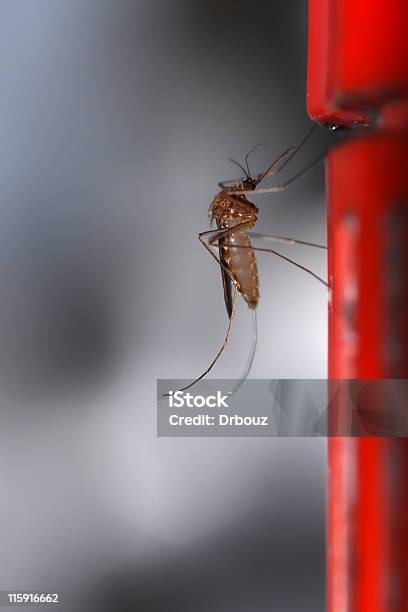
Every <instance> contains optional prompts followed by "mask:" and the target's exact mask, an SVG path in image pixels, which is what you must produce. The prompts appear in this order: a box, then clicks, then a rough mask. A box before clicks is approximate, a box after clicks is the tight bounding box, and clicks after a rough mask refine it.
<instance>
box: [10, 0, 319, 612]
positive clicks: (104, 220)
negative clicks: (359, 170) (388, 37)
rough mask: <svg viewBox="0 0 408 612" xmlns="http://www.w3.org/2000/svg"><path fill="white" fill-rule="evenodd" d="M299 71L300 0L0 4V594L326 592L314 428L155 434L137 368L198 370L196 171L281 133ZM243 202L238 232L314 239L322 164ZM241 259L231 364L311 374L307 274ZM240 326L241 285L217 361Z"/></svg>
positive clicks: (201, 269)
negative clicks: (256, 277)
mask: <svg viewBox="0 0 408 612" xmlns="http://www.w3.org/2000/svg"><path fill="white" fill-rule="evenodd" d="M305 78H306V0H285V1H283V0H280V1H278V0H276V1H273V0H269V1H266V0H265V1H264V0H255V1H252V2H248V1H245V2H244V1H241V0H235V2H232V1H224V2H220V1H219V0H195V1H191V0H172V1H171V2H166V1H165V0H115V1H114V2H113V1H112V0H109V1H107V0H87V2H82V1H79V0H69V1H68V0H57V1H56V0H36V2H26V1H24V0H0V128H1V139H0V191H1V194H0V196H1V197H0V399H1V430H0V448H1V451H0V478H1V486H2V491H3V494H2V501H1V505H0V519H1V520H0V525H1V547H0V583H1V584H0V590H1V589H4V590H11V589H16V590H22V589H26V590H27V589H39V590H44V589H46V590H50V591H52V592H55V591H59V592H60V593H61V596H62V597H63V598H65V603H64V609H65V610H71V609H72V610H81V609H84V610H85V609H86V610H93V609H95V610H98V611H101V612H102V611H104V610H141V611H147V610H149V611H150V610H152V611H160V612H161V611H166V612H173V611H174V612H179V611H184V610H185V611H187V612H189V611H191V612H204V611H209V610H211V611H212V612H221V611H222V612H230V611H231V612H232V611H234V612H240V611H241V610H242V611H247V610H251V611H253V612H261V611H262V612H263V611H266V610H275V609H276V610H280V611H285V610H288V611H289V610H290V611H293V610H302V612H303V611H308V610H313V612H317V610H323V609H324V590H325V585H324V483H325V446H324V441H323V440H316V439H308V440H306V439H305V440H302V439H260V438H255V439H239V438H236V439H158V438H157V437H156V433H155V429H156V417H155V410H156V402H155V398H156V378H158V377H161V378H194V377H195V376H198V375H199V374H200V373H201V372H202V371H203V370H204V369H205V368H206V367H207V365H208V363H209V362H210V361H211V359H212V358H213V356H214V354H215V352H216V351H217V350H218V347H219V345H220V343H221V342H222V338H223V335H224V333H225V328H226V324H227V318H226V312H225V307H224V303H223V293H222V286H221V280H220V273H219V270H218V269H217V266H216V264H215V262H214V261H213V260H212V258H211V257H210V256H209V254H208V253H207V252H206V251H205V249H204V248H203V247H202V246H201V245H200V244H199V242H198V240H197V233H198V232H199V231H203V230H205V229H207V228H208V218H207V209H208V206H209V203H210V200H211V198H212V197H213V195H214V194H215V192H216V191H217V186H216V185H217V181H218V180H221V179H227V178H232V177H234V176H236V168H235V167H234V166H232V165H231V164H230V163H229V162H228V157H230V156H232V157H235V158H238V159H240V160H242V158H243V156H244V154H245V152H246V151H247V150H248V149H249V148H250V147H251V146H252V145H254V144H255V143H257V142H260V141H267V142H269V143H271V146H270V147H269V148H263V149H260V150H259V151H258V152H257V153H256V154H254V155H253V157H251V166H252V168H253V169H254V172H255V171H260V170H262V169H263V168H265V166H266V165H267V164H268V163H270V161H271V159H272V158H273V156H275V155H277V154H279V153H280V152H281V151H282V150H283V149H285V148H287V147H288V146H289V145H291V144H294V143H296V142H298V141H299V140H300V139H301V137H302V136H303V135H304V133H305V132H306V130H307V129H308V128H309V127H310V121H309V119H308V118H307V116H306V113H305ZM323 139H324V136H322V135H320V134H315V135H314V136H313V139H312V141H311V142H309V143H308V145H307V147H306V148H305V150H304V151H303V152H302V154H301V155H299V158H297V159H296V160H294V161H293V165H292V166H291V167H290V168H288V169H287V170H286V171H285V177H286V178H287V177H289V176H291V174H292V172H293V173H294V172H295V171H296V170H298V169H299V168H301V167H302V166H304V165H306V163H307V162H308V161H310V160H311V159H312V157H313V156H315V155H317V154H318V153H319V152H320V151H321V150H322V147H323ZM254 201H255V198H254ZM256 204H257V205H258V207H259V209H260V216H259V226H258V229H259V231H264V232H266V233H274V234H281V235H289V236H292V237H295V238H300V239H303V240H313V241H317V242H324V241H325V210H324V194H323V169H322V167H318V168H316V169H314V170H313V171H312V172H311V173H310V174H308V175H307V176H306V177H304V178H303V179H302V180H300V181H299V182H297V183H296V184H294V185H292V186H291V188H290V189H289V190H288V191H287V192H285V193H280V194H272V195H267V196H258V199H256ZM278 250H281V252H283V253H286V254H287V255H289V256H291V257H293V258H295V259H297V260H298V261H300V262H302V263H303V264H304V265H308V266H310V267H312V268H313V269H314V270H315V271H316V272H317V273H320V274H322V275H324V274H325V268H326V263H325V259H324V254H322V252H321V251H317V252H313V251H312V250H311V249H306V248H300V247H286V248H285V247H282V248H280V249H278ZM258 260H259V273H260V281H261V287H260V290H261V301H260V304H259V310H258V315H259V345H258V351H257V354H256V358H255V362H254V367H253V371H252V373H251V376H253V377H259V378H284V377H288V378H291V377H293V378H319V377H325V375H326V310H327V298H326V295H325V291H324V289H323V288H322V287H321V286H320V285H319V284H318V283H316V282H315V281H314V280H313V279H311V278H310V277H308V276H307V275H306V274H304V273H302V272H301V271H299V270H298V269H296V268H294V267H292V266H290V265H289V264H287V263H285V262H283V261H281V260H279V259H278V258H276V257H275V256H273V255H270V254H260V256H259V257H258ZM250 327H251V318H250V313H249V311H248V308H247V306H246V305H245V304H240V305H239V307H238V308H237V313H236V320H235V322H234V327H233V332H232V339H231V344H230V346H229V347H228V349H227V351H226V352H225V354H224V355H223V357H222V360H220V362H219V363H218V364H217V366H216V368H215V369H214V372H213V375H214V377H219V378H222V377H225V378H227V377H230V378H234V377H238V376H239V375H240V373H241V371H242V369H243V367H244V364H245V362H246V359H247V355H248V352H249V344H250Z"/></svg>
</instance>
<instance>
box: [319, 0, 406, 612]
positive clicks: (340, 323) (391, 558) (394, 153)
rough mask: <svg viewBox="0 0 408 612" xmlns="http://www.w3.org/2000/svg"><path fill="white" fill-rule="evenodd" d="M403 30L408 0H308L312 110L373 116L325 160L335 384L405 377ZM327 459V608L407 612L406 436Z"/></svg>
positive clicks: (342, 441)
mask: <svg viewBox="0 0 408 612" xmlns="http://www.w3.org/2000/svg"><path fill="white" fill-rule="evenodd" d="M407 27H408V2H406V0H387V2H384V1H383V0H309V63H308V91H307V106H308V112H309V114H310V116H311V117H312V118H313V119H315V120H317V121H320V122H322V123H335V124H340V125H346V126H349V127H352V126H353V125H356V124H367V123H369V122H370V121H369V118H371V117H376V119H375V128H376V129H375V131H374V133H371V134H370V135H368V136H365V137H359V138H357V139H353V140H349V141H348V142H346V143H345V144H343V145H341V146H339V147H338V148H336V149H334V150H332V151H331V153H330V154H329V156H328V160H327V186H328V245H329V253H328V260H329V278H330V284H331V301H330V307H329V377H330V378H334V379H336V378H398V377H407V378H408V98H407V95H408V36H407V35H406V32H407ZM340 408H341V406H340ZM332 433H335V432H332ZM328 461H329V481H328V522H327V525H328V557H327V558H328V572H327V575H328V611H329V612H402V611H406V610H407V611H408V440H406V439H396V438H393V439H392V438H342V437H331V438H330V439H329V449H328Z"/></svg>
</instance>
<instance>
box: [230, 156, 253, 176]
mask: <svg viewBox="0 0 408 612" xmlns="http://www.w3.org/2000/svg"><path fill="white" fill-rule="evenodd" d="M228 161H230V162H231V163H232V164H235V165H236V166H238V168H241V170H242V172H243V173H244V174H245V176H246V177H247V178H248V179H249V178H251V177H250V175H249V174H248V173H247V171H246V170H245V168H244V166H241V164H240V163H239V162H237V161H235V159H232V158H231V157H229V158H228Z"/></svg>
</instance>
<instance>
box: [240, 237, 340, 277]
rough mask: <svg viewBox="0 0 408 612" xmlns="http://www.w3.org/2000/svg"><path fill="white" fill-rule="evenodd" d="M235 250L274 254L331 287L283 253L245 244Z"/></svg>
mask: <svg viewBox="0 0 408 612" xmlns="http://www.w3.org/2000/svg"><path fill="white" fill-rule="evenodd" d="M234 249H250V250H252V251H260V252H262V253H273V255H277V257H280V258H281V259H284V260H285V261H287V262H288V263H291V264H292V265H293V266H296V268H300V270H303V271H304V272H306V273H307V274H310V275H311V276H313V278H315V279H316V280H318V281H319V282H320V283H322V284H323V285H324V286H325V287H329V285H328V283H327V282H326V281H325V280H324V279H323V278H321V277H320V276H318V275H317V274H315V273H314V272H313V271H312V270H310V269H309V268H306V266H302V264H300V263H298V262H297V261H294V260H293V259H290V258H289V257H286V255H282V253H278V251H274V250H273V249H263V248H261V247H253V246H252V245H251V246H247V245H243V244H240V245H239V244H236V245H235V244H234Z"/></svg>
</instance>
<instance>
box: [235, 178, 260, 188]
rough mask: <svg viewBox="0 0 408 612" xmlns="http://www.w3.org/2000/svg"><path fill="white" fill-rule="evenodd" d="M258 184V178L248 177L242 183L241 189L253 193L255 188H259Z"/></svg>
mask: <svg viewBox="0 0 408 612" xmlns="http://www.w3.org/2000/svg"><path fill="white" fill-rule="evenodd" d="M258 182H259V181H257V180H256V178H252V177H251V176H248V177H247V178H245V179H244V180H243V181H242V183H241V187H240V188H241V189H242V190H243V191H253V190H254V189H255V187H256V186H257V184H258Z"/></svg>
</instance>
